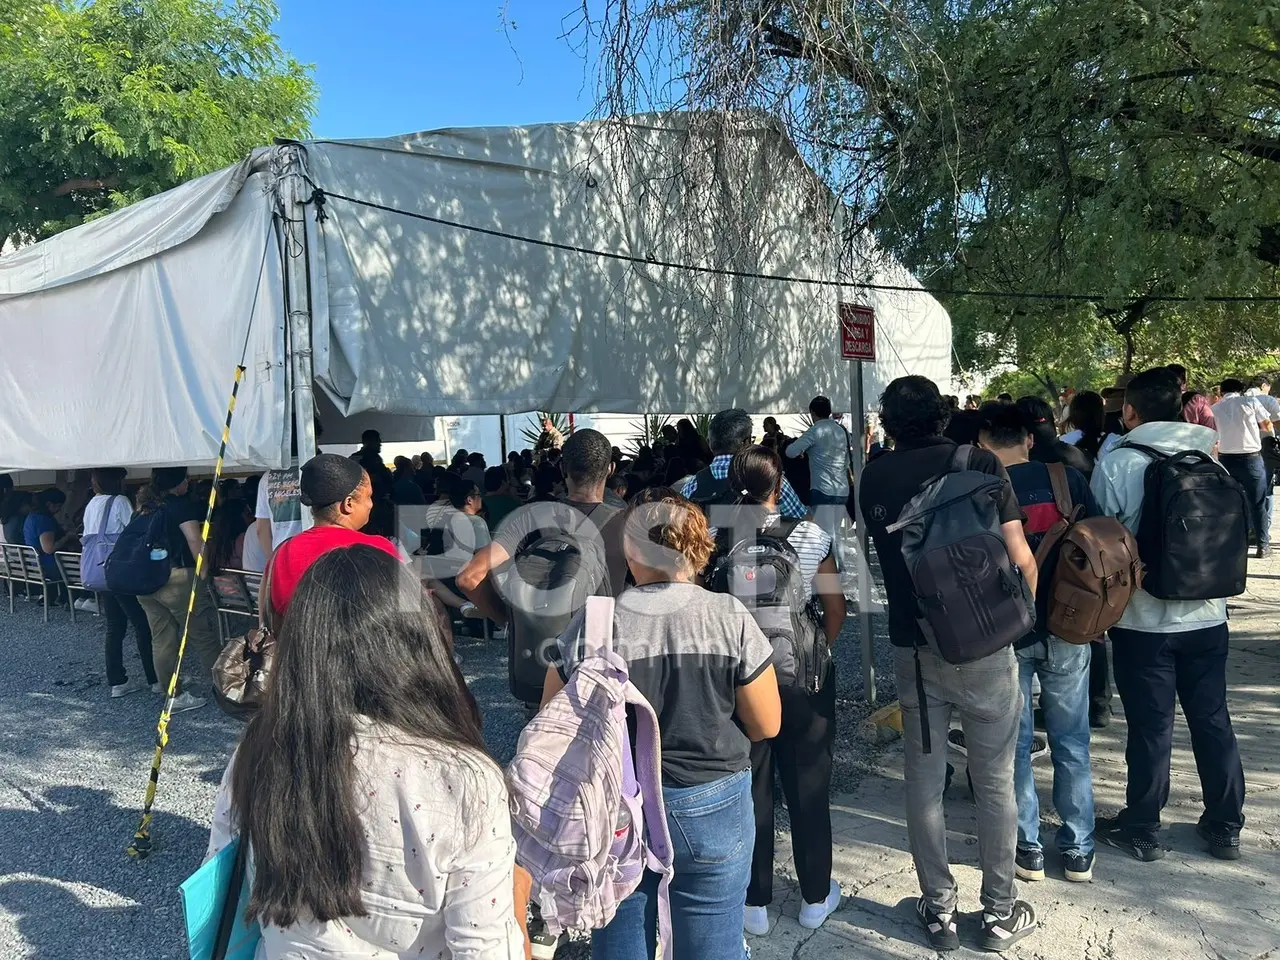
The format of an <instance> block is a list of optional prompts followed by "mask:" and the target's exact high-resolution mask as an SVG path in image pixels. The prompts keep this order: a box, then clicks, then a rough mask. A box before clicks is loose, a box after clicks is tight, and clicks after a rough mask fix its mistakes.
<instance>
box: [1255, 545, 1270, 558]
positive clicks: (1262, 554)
mask: <svg viewBox="0 0 1280 960" xmlns="http://www.w3.org/2000/svg"><path fill="white" fill-rule="evenodd" d="M1255 557H1256V558H1257V559H1258V560H1269V559H1270V558H1271V547H1269V546H1266V547H1259V548H1258V552H1257V554H1255Z"/></svg>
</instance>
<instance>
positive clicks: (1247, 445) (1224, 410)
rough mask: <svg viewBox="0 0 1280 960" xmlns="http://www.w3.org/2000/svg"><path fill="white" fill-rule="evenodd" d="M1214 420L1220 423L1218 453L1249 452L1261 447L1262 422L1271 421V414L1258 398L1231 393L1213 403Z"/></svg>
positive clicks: (1255, 451) (1258, 449)
mask: <svg viewBox="0 0 1280 960" xmlns="http://www.w3.org/2000/svg"><path fill="white" fill-rule="evenodd" d="M1213 419H1214V420H1216V421H1217V422H1218V452H1219V453H1225V454H1227V455H1233V454H1249V453H1258V452H1260V451H1261V450H1262V430H1261V429H1260V427H1259V424H1263V423H1266V422H1268V421H1269V420H1270V419H1271V414H1269V413H1268V412H1267V408H1266V407H1264V406H1263V405H1262V404H1261V403H1259V402H1258V398H1257V397H1245V396H1241V395H1240V394H1238V393H1228V394H1227V395H1226V396H1224V397H1223V398H1222V399H1221V400H1219V401H1218V402H1217V403H1215V404H1214V405H1213Z"/></svg>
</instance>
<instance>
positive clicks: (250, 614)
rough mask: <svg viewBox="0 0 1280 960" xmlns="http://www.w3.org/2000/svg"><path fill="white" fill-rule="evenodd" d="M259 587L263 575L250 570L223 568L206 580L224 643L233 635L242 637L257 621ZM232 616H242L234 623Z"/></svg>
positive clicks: (260, 587)
mask: <svg viewBox="0 0 1280 960" xmlns="http://www.w3.org/2000/svg"><path fill="white" fill-rule="evenodd" d="M261 589H262V574H261V573H259V572H256V571H253V570H223V571H222V572H221V573H219V574H218V575H217V576H215V577H214V578H213V579H212V581H211V582H210V583H209V590H210V592H211V593H212V595H213V605H214V608H215V609H216V610H217V612H218V633H219V634H220V635H221V639H222V642H223V643H224V644H225V643H226V642H227V641H228V640H230V639H231V638H232V637H239V636H243V635H244V633H245V631H246V630H248V629H249V628H250V627H252V626H253V625H254V624H255V623H257V621H258V593H259V591H260V590H261ZM232 617H237V618H241V622H240V623H238V624H235V623H234V622H233V621H232V619H231V618H232ZM237 628H238V629H237Z"/></svg>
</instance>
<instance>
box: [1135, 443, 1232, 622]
mask: <svg viewBox="0 0 1280 960" xmlns="http://www.w3.org/2000/svg"><path fill="white" fill-rule="evenodd" d="M1123 446H1125V447H1127V448H1128V449H1130V450H1136V451H1138V452H1139V453H1141V454H1143V455H1144V456H1147V457H1150V458H1151V463H1150V464H1148V465H1147V472H1146V476H1145V478H1144V481H1143V483H1144V488H1143V494H1142V515H1141V517H1140V518H1139V520H1138V536H1137V539H1138V556H1139V557H1141V558H1142V562H1143V563H1144V564H1146V568H1147V575H1146V579H1145V580H1144V581H1143V583H1142V589H1144V590H1146V591H1147V593H1149V594H1151V595H1152V596H1153V597H1156V598H1158V599H1160V600H1221V599H1225V598H1226V597H1235V596H1239V595H1240V594H1242V593H1244V589H1245V578H1246V575H1247V573H1248V558H1249V520H1248V517H1249V502H1248V499H1247V498H1246V497H1245V492H1244V488H1243V487H1242V486H1240V484H1239V483H1237V482H1236V481H1235V479H1233V478H1232V476H1231V474H1229V473H1227V471H1226V468H1224V467H1223V466H1222V464H1220V463H1218V461H1216V460H1214V459H1213V458H1212V457H1210V456H1209V455H1208V454H1207V453H1203V452H1202V451H1199V450H1184V451H1182V452H1181V453H1177V454H1174V455H1172V456H1170V455H1168V454H1164V453H1161V452H1160V451H1159V450H1155V449H1153V448H1151V447H1146V446H1143V445H1141V444H1137V443H1125V444H1123Z"/></svg>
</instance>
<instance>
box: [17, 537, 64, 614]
mask: <svg viewBox="0 0 1280 960" xmlns="http://www.w3.org/2000/svg"><path fill="white" fill-rule="evenodd" d="M4 559H5V566H6V567H8V572H9V578H8V579H9V612H10V613H13V612H14V606H13V594H14V588H15V587H16V586H17V584H19V583H21V584H23V585H24V586H25V588H26V591H27V596H28V597H30V596H31V588H32V587H39V588H40V592H41V594H42V595H43V598H44V622H45V623H48V622H49V589H50V588H51V587H57V582H56V581H50V580H46V579H45V576H44V569H43V568H42V567H41V566H40V556H39V554H37V553H36V551H35V548H34V547H23V546H18V545H17V544H13V543H6V544H4Z"/></svg>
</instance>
